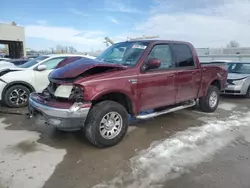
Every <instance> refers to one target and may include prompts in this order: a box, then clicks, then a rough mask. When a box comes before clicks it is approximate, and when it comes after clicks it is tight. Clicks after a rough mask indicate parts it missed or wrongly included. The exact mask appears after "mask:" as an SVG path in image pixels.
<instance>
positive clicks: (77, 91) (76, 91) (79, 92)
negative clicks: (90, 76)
mask: <svg viewBox="0 0 250 188" xmlns="http://www.w3.org/2000/svg"><path fill="white" fill-rule="evenodd" d="M69 99H70V100H73V101H74V102H83V101H84V98H83V88H82V87H81V86H74V87H73V89H72V91H71V94H70V96H69Z"/></svg>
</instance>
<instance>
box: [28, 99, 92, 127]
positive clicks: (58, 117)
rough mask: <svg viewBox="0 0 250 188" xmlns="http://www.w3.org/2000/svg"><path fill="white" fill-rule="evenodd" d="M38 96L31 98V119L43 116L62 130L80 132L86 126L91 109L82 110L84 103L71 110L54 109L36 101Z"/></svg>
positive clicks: (50, 123)
mask: <svg viewBox="0 0 250 188" xmlns="http://www.w3.org/2000/svg"><path fill="white" fill-rule="evenodd" d="M36 96H37V95H36V94H35V95H34V94H31V95H30V97H29V106H28V108H29V113H30V117H32V118H33V117H35V116H36V115H38V114H39V115H41V116H42V117H43V118H44V120H45V121H46V122H47V123H48V124H49V125H53V126H55V127H57V128H59V129H62V130H79V129H81V128H82V127H83V126H84V123H85V120H86V118H87V116H88V112H89V110H90V107H84V108H82V107H81V106H82V103H74V104H73V105H72V106H71V107H70V108H68V109H64V108H54V107H51V106H48V105H46V103H41V102H38V101H37V100H36V99H34V98H35V97H36Z"/></svg>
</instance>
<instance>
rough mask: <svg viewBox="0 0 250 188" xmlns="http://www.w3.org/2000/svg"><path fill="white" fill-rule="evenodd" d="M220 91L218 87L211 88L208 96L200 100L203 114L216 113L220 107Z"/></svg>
mask: <svg viewBox="0 0 250 188" xmlns="http://www.w3.org/2000/svg"><path fill="white" fill-rule="evenodd" d="M219 98H220V91H219V89H218V87H216V86H213V85H212V86H209V88H208V91H207V95H206V96H204V97H201V98H200V99H199V106H200V109H201V111H203V112H214V111H215V110H216V108H217V107H218V105H219Z"/></svg>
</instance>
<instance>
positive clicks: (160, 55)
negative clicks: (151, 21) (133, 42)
mask: <svg viewBox="0 0 250 188" xmlns="http://www.w3.org/2000/svg"><path fill="white" fill-rule="evenodd" d="M151 58H157V59H159V60H160V61H161V66H160V67H159V68H158V69H169V68H173V67H174V62H173V59H172V55H171V50H170V47H169V45H167V44H159V45H155V46H154V47H153V49H152V50H151V52H150V53H149V55H148V58H147V59H148V60H149V59H151Z"/></svg>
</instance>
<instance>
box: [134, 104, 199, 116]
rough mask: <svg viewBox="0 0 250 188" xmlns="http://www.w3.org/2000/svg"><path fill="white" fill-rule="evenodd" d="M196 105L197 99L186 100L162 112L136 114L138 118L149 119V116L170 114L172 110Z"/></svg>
mask: <svg viewBox="0 0 250 188" xmlns="http://www.w3.org/2000/svg"><path fill="white" fill-rule="evenodd" d="M195 105H196V102H195V100H192V101H189V102H186V103H185V104H183V105H180V106H177V107H174V108H169V109H166V110H162V111H160V112H153V113H150V114H145V115H138V116H135V117H136V118H137V119H149V118H153V117H157V116H160V115H163V114H168V113H171V112H175V111H178V110H182V109H185V108H190V107H192V106H195Z"/></svg>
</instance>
